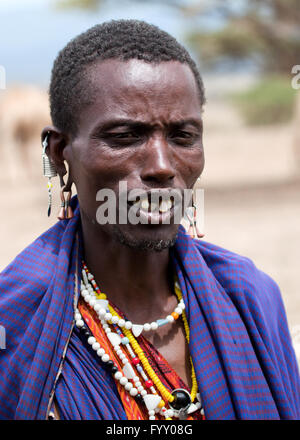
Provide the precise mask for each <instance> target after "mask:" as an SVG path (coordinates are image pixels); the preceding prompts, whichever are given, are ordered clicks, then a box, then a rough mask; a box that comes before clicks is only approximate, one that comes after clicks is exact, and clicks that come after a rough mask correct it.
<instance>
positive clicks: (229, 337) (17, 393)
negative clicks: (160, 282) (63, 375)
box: [0, 197, 300, 420]
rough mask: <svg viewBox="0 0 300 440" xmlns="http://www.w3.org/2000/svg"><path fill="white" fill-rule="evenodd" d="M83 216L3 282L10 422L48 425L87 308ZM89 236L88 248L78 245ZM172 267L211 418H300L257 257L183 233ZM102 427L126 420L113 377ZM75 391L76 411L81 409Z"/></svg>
mask: <svg viewBox="0 0 300 440" xmlns="http://www.w3.org/2000/svg"><path fill="white" fill-rule="evenodd" d="M72 204H73V208H74V209H75V208H76V209H75V216H74V218H73V219H71V220H64V221H61V222H59V223H57V224H56V225H55V226H54V227H52V228H51V229H49V230H48V231H47V232H46V233H44V234H43V235H41V236H40V237H39V238H38V239H37V240H36V241H35V242H34V243H32V244H31V245H30V246H29V247H28V248H26V249H25V250H24V251H23V252H22V253H21V254H20V255H18V256H17V258H16V259H15V260H14V261H13V262H12V263H11V264H10V265H9V266H8V267H7V268H6V269H5V270H4V271H3V272H2V274H0V325H2V326H4V327H5V330H6V349H5V350H0V418H1V419H45V418H46V417H47V411H48V409H49V408H48V407H49V398H50V396H51V395H52V393H53V390H54V386H55V384H56V380H57V375H58V372H59V371H60V367H61V361H62V359H63V358H64V356H65V351H66V348H67V346H68V341H69V340H70V337H71V334H72V328H73V323H74V322H73V313H74V304H76V303H77V301H78V289H77V286H78V283H79V281H80V279H79V277H80V272H81V260H82V257H83V255H82V243H81V242H82V240H81V238H80V236H81V234H80V231H81V226H80V213H79V207H78V202H77V198H76V197H75V198H73V200H72ZM77 237H79V239H77ZM170 255H171V261H172V263H173V267H174V271H176V273H177V276H178V280H179V283H180V287H181V290H182V294H183V297H184V301H185V304H186V312H187V318H188V321H189V326H190V353H191V356H192V358H193V362H194V366H195V372H196V377H197V382H198V387H199V391H200V394H201V397H202V402H203V407H204V410H205V415H206V419H209V420H211V419H299V416H300V402H299V400H300V384H299V382H300V381H299V371H298V367H297V362H296V358H295V354H294V351H293V348H292V344H291V340H290V335H289V331H288V326H287V321H286V316H285V311H284V307H283V304H282V299H281V295H280V292H279V289H278V287H277V285H276V284H275V283H274V281H273V280H272V279H270V278H269V277H268V276H267V275H266V274H264V273H263V272H261V271H259V270H258V269H257V268H256V267H255V266H254V264H253V263H252V262H251V261H250V260H249V259H247V258H244V257H241V256H238V255H236V254H234V253H232V252H229V251H227V250H224V249H221V248H220V247H217V246H215V245H212V244H209V243H207V242H204V241H196V240H193V239H191V238H190V237H189V236H188V235H186V234H185V232H184V230H183V228H181V227H180V228H179V233H178V239H177V241H176V245H175V246H174V248H172V250H171V252H170ZM98 381H99V384H100V386H101V388H102V390H103V397H102V400H101V401H98V402H96V403H95V402H93V401H92V399H91V402H90V404H91V405H95V404H97V405H98V406H99V408H100V409H101V417H99V418H102V419H110V420H111V419H115V420H118V419H120V420H121V419H124V418H125V413H124V409H123V408H122V405H121V403H120V402H119V401H116V398H115V397H116V388H115V385H114V384H113V383H112V378H111V375H110V374H109V373H107V372H106V371H105V370H104V369H103V371H102V370H101V374H99V377H98ZM73 391H74V402H75V403H76V405H80V404H81V399H80V395H77V394H76V390H73Z"/></svg>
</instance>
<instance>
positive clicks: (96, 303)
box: [81, 269, 185, 338]
mask: <svg viewBox="0 0 300 440" xmlns="http://www.w3.org/2000/svg"><path fill="white" fill-rule="evenodd" d="M82 276H83V282H82V283H81V295H82V297H83V298H84V300H85V301H86V302H87V303H88V304H89V305H90V306H91V307H92V308H93V309H94V310H95V312H96V313H97V314H98V315H99V318H100V319H104V320H105V321H106V322H111V323H112V324H116V325H118V326H119V327H120V328H123V327H125V328H126V329H127V330H131V331H132V334H133V335H134V336H135V337H136V338H137V337H138V336H140V334H141V333H142V332H143V331H145V332H149V331H155V330H157V329H158V328H159V327H162V326H163V325H165V324H169V323H172V322H174V321H175V320H176V319H177V318H178V317H179V316H180V315H181V314H182V312H183V310H184V309H185V305H184V302H183V300H180V301H179V302H178V304H177V305H176V307H175V309H174V311H173V312H172V313H171V314H170V315H168V316H166V317H165V318H163V319H157V320H156V321H153V322H151V323H148V322H146V323H145V324H133V323H132V322H131V321H129V320H125V319H123V318H119V317H117V316H112V314H111V313H109V311H107V304H108V302H107V300H103V299H97V298H96V297H95V295H93V292H94V290H93V286H94V287H95V286H96V282H95V280H94V276H93V275H92V274H91V273H88V274H87V273H86V271H85V269H83V270H82Z"/></svg>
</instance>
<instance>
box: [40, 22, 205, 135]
mask: <svg viewBox="0 0 300 440" xmlns="http://www.w3.org/2000/svg"><path fill="white" fill-rule="evenodd" d="M113 58H115V59H120V60H122V61H126V60H130V59H139V60H143V61H146V62H149V63H159V62H163V61H179V62H181V63H186V64H188V65H189V66H190V68H191V70H192V72H193V74H194V76H195V80H196V83H197V86H198V89H199V98H200V102H201V105H203V104H204V103H205V93H204V87H203V82H202V79H201V76H200V73H199V71H198V68H197V66H196V64H195V62H194V61H193V59H192V58H191V56H190V54H189V53H188V51H187V50H186V49H185V48H184V47H183V46H182V45H181V44H179V43H178V41H177V40H176V39H175V38H174V37H172V36H171V35H169V34H168V33H167V32H165V31H163V30H161V29H159V28H158V27H157V26H154V25H151V24H149V23H146V22H144V21H140V20H111V21H109V22H105V23H102V24H98V25H96V26H93V27H92V28H90V29H88V30H87V31H85V32H83V33H82V34H80V35H78V36H77V37H75V38H74V39H73V40H71V41H70V42H69V43H68V44H67V45H66V46H65V47H64V48H63V49H62V50H61V51H60V52H59V54H58V56H57V58H56V59H55V61H54V65H53V68H52V74H51V81H50V88H49V97H50V111H51V118H52V122H53V124H54V125H55V126H56V127H57V128H58V129H59V130H61V131H62V132H64V133H69V134H71V135H72V136H75V135H76V130H77V119H76V117H77V116H78V114H79V112H80V111H81V110H82V108H83V107H84V105H87V104H89V103H90V102H91V99H92V97H91V95H92V91H91V90H89V87H88V81H85V80H86V75H85V72H86V71H87V67H88V66H90V65H92V64H94V63H96V62H99V61H103V60H107V59H113Z"/></svg>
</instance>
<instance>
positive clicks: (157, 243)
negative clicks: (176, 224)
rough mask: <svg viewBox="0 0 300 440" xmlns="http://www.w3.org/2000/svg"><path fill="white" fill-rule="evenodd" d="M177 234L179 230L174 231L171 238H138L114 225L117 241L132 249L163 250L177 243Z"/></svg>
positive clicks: (114, 234) (114, 235)
mask: <svg viewBox="0 0 300 440" xmlns="http://www.w3.org/2000/svg"><path fill="white" fill-rule="evenodd" d="M177 235H178V232H176V233H174V235H173V236H172V237H170V238H169V239H155V240H153V239H152V240H150V239H142V238H140V239H137V238H135V237H132V236H131V234H128V233H126V232H124V231H122V230H121V229H120V228H119V227H118V225H114V227H113V237H114V239H115V240H116V241H118V242H119V243H121V244H123V245H124V246H128V247H130V248H131V249H136V250H140V251H155V252H161V251H163V250H165V249H169V248H171V247H172V246H174V245H175V243H176V240H177Z"/></svg>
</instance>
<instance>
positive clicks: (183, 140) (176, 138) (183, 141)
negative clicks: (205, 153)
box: [169, 130, 199, 145]
mask: <svg viewBox="0 0 300 440" xmlns="http://www.w3.org/2000/svg"><path fill="white" fill-rule="evenodd" d="M169 138H170V139H171V140H172V141H173V142H175V143H177V144H180V145H192V144H193V143H194V142H195V141H196V140H197V139H198V138H199V135H198V134H196V133H193V132H191V131H187V130H176V131H174V132H173V133H170V135H169Z"/></svg>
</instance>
